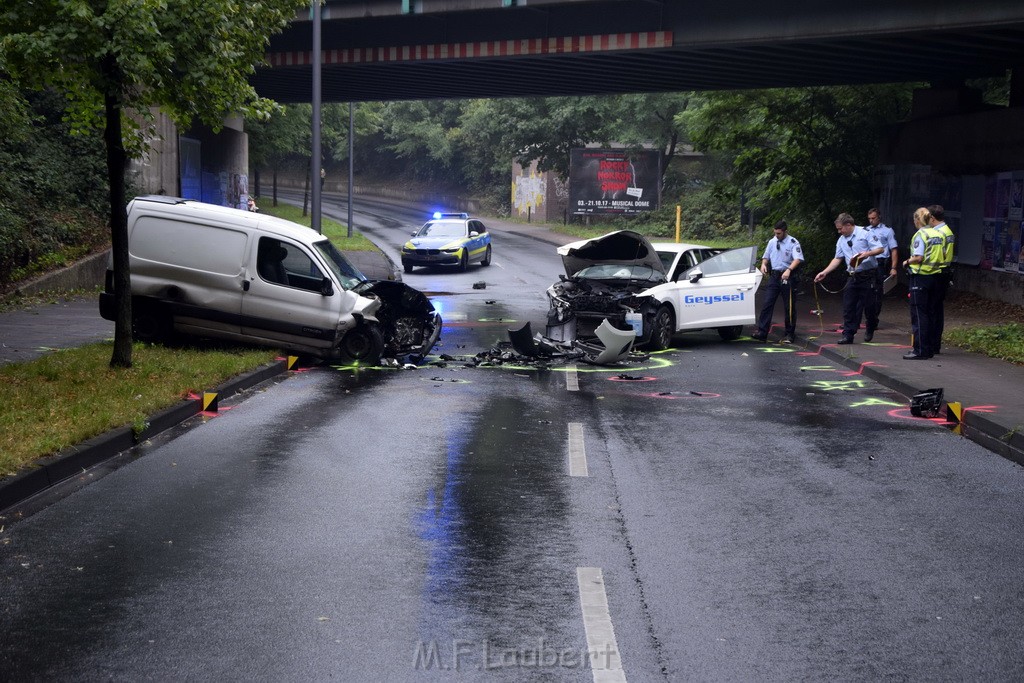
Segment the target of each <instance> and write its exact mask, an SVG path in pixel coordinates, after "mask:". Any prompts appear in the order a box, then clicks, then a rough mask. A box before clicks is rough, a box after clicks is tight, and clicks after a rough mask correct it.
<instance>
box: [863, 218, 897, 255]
mask: <svg viewBox="0 0 1024 683" xmlns="http://www.w3.org/2000/svg"><path fill="white" fill-rule="evenodd" d="M864 229H865V230H867V231H868V232H870V233H871V234H872V235H874V236H875V238H876V239H878V243H879V244H881V245H882V247H883V248H884V249H885V251H883V252H882V253H881V254H880V255H879V258H881V259H882V260H883V261H884V260H885V259H887V258H889V254H891V253H892V250H893V249H895V248H896V247H898V246H899V245H898V244H896V233H895V232H893V229H892V228H890V227H889V226H888V225H886V224H885V223H879V224H878V225H876V226H874V227H871V226H865V228H864Z"/></svg>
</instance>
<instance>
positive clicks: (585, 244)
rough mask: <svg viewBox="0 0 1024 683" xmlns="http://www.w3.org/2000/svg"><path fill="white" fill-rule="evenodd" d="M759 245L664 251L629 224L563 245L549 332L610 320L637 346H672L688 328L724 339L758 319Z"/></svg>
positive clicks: (587, 331)
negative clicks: (713, 331)
mask: <svg viewBox="0 0 1024 683" xmlns="http://www.w3.org/2000/svg"><path fill="white" fill-rule="evenodd" d="M756 249H757V247H754V246H750V247H741V248H739V249H729V250H727V251H721V252H719V253H716V252H717V251H718V250H711V249H710V248H709V247H703V246H700V245H678V244H667V243H666V244H664V245H662V248H661V250H660V251H661V252H664V253H661V254H659V249H658V248H656V247H655V246H654V245H653V244H652V243H651V242H649V241H648V240H647V238H646V237H644V236H643V235H641V234H639V233H637V232H633V231H631V230H620V231H617V232H612V233H608V234H607V235H603V236H601V237H595V238H593V239H589V240H582V241H579V242H573V243H571V244H567V245H565V246H562V247H559V248H558V254H559V255H560V256H561V257H562V263H563V264H564V266H565V275H562V276H560V277H559V281H558V282H556V283H555V284H553V285H551V287H549V288H548V290H547V295H548V300H549V302H550V309H549V310H548V319H547V328H546V331H545V336H546V337H547V338H549V339H552V340H556V341H561V342H576V341H587V340H592V339H595V338H597V337H599V336H601V335H599V334H598V328H599V327H600V326H601V325H602V323H603V322H604V321H605V320H607V321H608V324H609V325H610V326H611V327H612V328H615V329H616V330H632V332H633V337H634V339H633V341H634V345H635V346H637V347H642V346H646V347H647V348H648V349H652V350H660V349H664V348H667V347H668V346H669V344H671V342H672V338H673V337H674V336H675V335H676V333H678V332H684V331H687V330H700V329H707V328H715V329H717V330H718V334H719V335H720V336H721V337H722V339H725V340H731V339H736V338H737V337H739V336H740V334H742V331H743V325H752V324H754V322H755V309H754V293H755V291H756V290H757V287H758V285H759V284H760V282H761V272H760V270H759V269H758V268H757V267H756V265H757V252H756ZM700 250H704V251H700ZM701 259H703V260H701ZM688 263H693V264H694V265H688V266H686V264H688ZM666 264H668V265H666ZM666 273H672V277H671V278H670V276H669V275H667V274H666Z"/></svg>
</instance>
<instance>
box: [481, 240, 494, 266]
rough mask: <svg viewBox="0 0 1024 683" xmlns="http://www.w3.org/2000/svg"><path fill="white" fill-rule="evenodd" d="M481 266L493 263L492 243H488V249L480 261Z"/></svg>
mask: <svg viewBox="0 0 1024 683" xmlns="http://www.w3.org/2000/svg"><path fill="white" fill-rule="evenodd" d="M480 265H481V266H489V265H491V245H489V244H488V245H487V251H485V252H484V260H483V261H481V262H480Z"/></svg>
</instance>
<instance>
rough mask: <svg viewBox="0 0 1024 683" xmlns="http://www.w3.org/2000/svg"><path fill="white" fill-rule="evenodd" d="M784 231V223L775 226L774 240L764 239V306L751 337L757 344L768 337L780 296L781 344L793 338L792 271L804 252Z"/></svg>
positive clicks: (793, 274) (794, 334)
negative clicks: (783, 318)
mask: <svg viewBox="0 0 1024 683" xmlns="http://www.w3.org/2000/svg"><path fill="white" fill-rule="evenodd" d="M788 229H789V226H788V225H786V221H779V222H778V223H776V224H775V237H772V238H771V239H770V240H768V246H767V247H765V250H764V256H762V257H761V272H762V273H764V274H765V275H768V285H767V287H766V289H765V294H764V305H763V306H762V307H761V314H760V315H759V316H758V318H757V332H755V333H754V334H753V338H754V339H756V340H757V341H765V340H766V339H767V338H768V330H769V329H770V328H771V326H772V316H773V315H774V314H775V302H776V300H777V299H778V298H779V295H780V294H781V295H782V300H783V308H784V309H785V314H786V334H785V335H784V336H783V337H782V341H783V343H792V342H793V341H795V339H796V286H797V279H796V269H797V266H799V265H800V263H801V262H802V261H803V260H804V252H803V250H802V249H801V248H800V242H799V241H797V239H796V238H795V237H790V236H788V235H787V234H786V232H787V230H788ZM769 268H771V274H770V275H769V273H768V269H769Z"/></svg>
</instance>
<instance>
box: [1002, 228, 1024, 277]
mask: <svg viewBox="0 0 1024 683" xmlns="http://www.w3.org/2000/svg"><path fill="white" fill-rule="evenodd" d="M1007 225H1008V228H1009V229H1008V230H1007V231H1006V233H1007V241H1008V244H1007V247H1006V256H1005V258H1004V261H1003V267H1004V268H1005V269H1006V270H1008V271H1010V272H1011V273H1017V272H1020V270H1019V269H1020V228H1021V222H1020V221H1010V222H1009V223H1008V224H1007Z"/></svg>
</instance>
